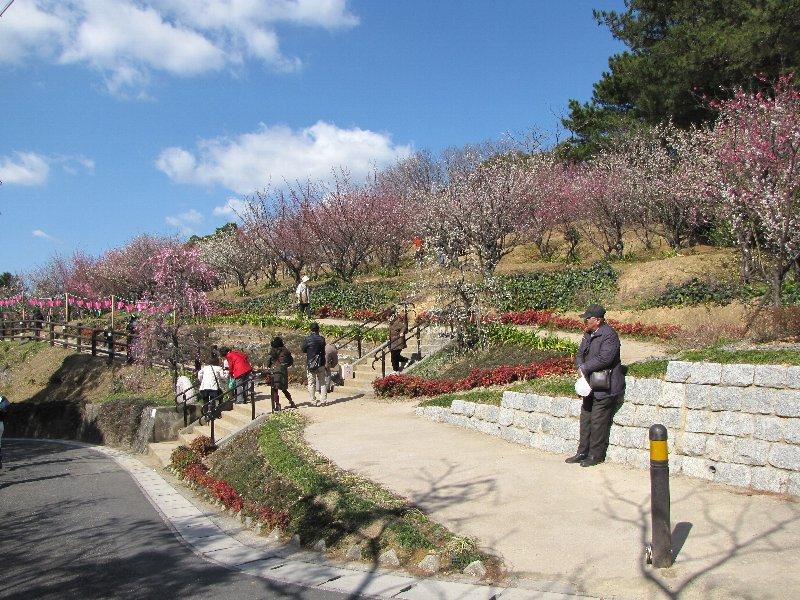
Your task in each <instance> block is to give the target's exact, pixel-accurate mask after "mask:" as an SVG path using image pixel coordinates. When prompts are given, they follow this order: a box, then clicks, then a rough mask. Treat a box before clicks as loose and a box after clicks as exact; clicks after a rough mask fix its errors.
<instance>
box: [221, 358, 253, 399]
mask: <svg viewBox="0 0 800 600" xmlns="http://www.w3.org/2000/svg"><path fill="white" fill-rule="evenodd" d="M219 353H220V354H221V355H222V356H224V357H225V362H226V363H227V366H228V374H229V377H230V378H231V379H232V380H233V386H234V389H235V390H236V391H235V392H234V394H235V396H236V400H235V402H236V403H237V404H245V403H246V402H247V399H246V398H245V389H246V387H247V383H248V381H249V380H250V376H251V375H252V373H253V367H252V366H250V361H249V360H247V354H245V353H244V352H242V351H241V350H231V349H230V348H224V347H223V348H220V349H219Z"/></svg>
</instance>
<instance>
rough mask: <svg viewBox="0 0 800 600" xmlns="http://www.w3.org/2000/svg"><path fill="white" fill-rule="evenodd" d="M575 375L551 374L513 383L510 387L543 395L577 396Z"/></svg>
mask: <svg viewBox="0 0 800 600" xmlns="http://www.w3.org/2000/svg"><path fill="white" fill-rule="evenodd" d="M576 377H577V371H576V374H575V375H551V376H550V377H540V378H538V379H531V380H530V381H523V382H521V383H517V384H514V385H512V386H511V387H510V388H509V389H510V390H512V391H515V392H530V393H531V394H541V395H543V396H575V379H576Z"/></svg>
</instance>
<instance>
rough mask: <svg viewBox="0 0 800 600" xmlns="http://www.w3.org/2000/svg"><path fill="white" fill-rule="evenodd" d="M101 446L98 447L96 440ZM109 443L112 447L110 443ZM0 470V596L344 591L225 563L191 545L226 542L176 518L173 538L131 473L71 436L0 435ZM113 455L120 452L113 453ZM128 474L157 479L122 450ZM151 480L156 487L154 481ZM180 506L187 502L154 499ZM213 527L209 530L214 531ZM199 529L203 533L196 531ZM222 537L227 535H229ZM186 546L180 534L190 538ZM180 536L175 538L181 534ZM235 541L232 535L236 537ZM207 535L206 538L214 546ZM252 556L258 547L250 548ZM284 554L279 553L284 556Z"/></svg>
mask: <svg viewBox="0 0 800 600" xmlns="http://www.w3.org/2000/svg"><path fill="white" fill-rule="evenodd" d="M101 450H105V449H102V448H101ZM112 452H113V451H112ZM3 453H4V455H5V458H6V461H5V463H4V468H3V469H2V470H0V515H2V516H1V517H0V539H1V540H2V542H1V543H0V564H1V565H2V576H0V597H2V598H20V599H24V600H29V599H31V598H37V599H40V598H53V599H56V598H57V599H63V598H81V599H83V598H136V599H140V598H208V599H215V600H218V599H220V598H237V599H238V598H242V599H256V598H286V599H289V598H292V599H298V600H299V599H309V600H323V599H324V600H333V599H339V598H342V599H343V598H345V597H347V596H345V595H343V594H340V593H336V592H334V591H331V590H324V589H323V590H320V589H309V588H307V587H305V586H299V585H295V584H292V583H287V582H283V581H278V580H276V579H263V578H260V577H256V576H254V575H255V574H256V569H255V567H256V566H257V565H251V566H250V567H249V568H243V569H242V570H243V571H245V572H246V573H252V574H247V575H246V574H244V573H241V572H237V571H234V570H231V569H230V568H226V567H228V566H229V565H227V564H225V561H223V560H217V559H214V562H212V560H210V559H211V558H212V557H213V555H209V554H206V555H202V554H201V552H200V551H202V550H205V551H207V552H210V551H212V550H213V549H214V548H217V549H222V548H233V547H234V544H233V543H226V542H227V541H228V536H224V537H223V536H217V537H207V536H208V533H207V532H205V531H202V528H201V529H199V530H198V529H195V530H194V531H195V533H194V534H193V533H185V532H191V531H192V529H187V527H188V526H189V524H190V522H189V521H188V520H185V521H183V523H184V525H180V524H178V523H176V527H181V526H183V527H184V529H178V530H177V531H179V532H181V536H182V537H177V536H176V535H175V533H174V532H173V530H171V529H170V527H169V526H168V525H167V523H165V521H164V520H163V519H162V516H161V515H160V514H159V512H157V510H156V509H155V508H154V506H153V505H151V503H150V502H148V500H147V499H146V497H145V496H144V495H143V493H142V489H141V488H140V487H139V486H138V485H137V481H134V479H132V478H131V475H130V474H129V473H128V472H126V470H124V469H123V468H121V467H120V465H119V464H118V463H117V462H115V461H114V460H111V459H110V458H109V457H108V456H107V455H104V454H103V453H101V452H98V451H96V450H95V449H90V448H89V447H86V446H82V445H76V444H71V443H56V442H47V441H38V440H3ZM119 456H122V455H119ZM125 460H128V461H131V462H130V465H129V468H130V469H132V471H133V474H134V476H135V477H136V478H137V479H138V483H139V484H140V485H143V486H144V485H148V486H150V487H151V491H153V492H154V493H157V491H164V490H166V487H165V486H164V484H163V480H161V481H160V482H159V481H158V480H160V479H161V478H160V477H158V476H157V475H154V474H153V472H152V470H151V469H145V468H143V467H142V466H141V465H140V464H139V463H138V461H136V460H135V459H132V458H128V459H125ZM156 486H157V487H156ZM161 508H162V509H163V510H168V511H172V512H171V513H169V514H173V515H177V514H184V515H188V514H189V513H190V512H191V510H192V508H194V507H193V506H192V505H191V504H189V503H188V502H185V503H180V502H179V499H177V498H173V499H172V501H171V502H167V501H166V497H165V498H164V501H163V502H162V507H161ZM217 531H218V532H219V530H217ZM203 533H205V534H206V536H203V535H202V534H203ZM231 539H232V538H231ZM200 540H204V542H202V543H194V544H192V545H189V544H188V543H187V542H191V541H194V542H199V541H200ZM182 541H183V543H182ZM237 543H238V542H237ZM210 544H215V545H214V546H212V545H210ZM259 556H261V554H260V555H259ZM284 562H285V561H284Z"/></svg>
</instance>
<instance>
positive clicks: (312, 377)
mask: <svg viewBox="0 0 800 600" xmlns="http://www.w3.org/2000/svg"><path fill="white" fill-rule="evenodd" d="M300 350H301V351H302V352H305V354H306V378H307V380H308V398H309V400H310V401H311V404H313V405H314V406H320V404H325V402H327V400H328V385H327V383H326V381H325V380H326V379H327V375H328V370H327V369H326V368H325V338H324V337H322V336H321V335H320V334H319V324H318V323H316V322H314V323H311V327H310V331H309V334H308V336H307V337H306V339H304V340H303V343H302V345H301V346H300ZM317 391H319V392H320V396H321V398H320V401H317Z"/></svg>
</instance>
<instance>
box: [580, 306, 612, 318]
mask: <svg viewBox="0 0 800 600" xmlns="http://www.w3.org/2000/svg"><path fill="white" fill-rule="evenodd" d="M605 316H606V309H605V308H603V307H602V306H600V305H599V304H590V305H589V306H587V307H586V310H585V311H583V314H582V315H581V319H588V318H589V317H597V318H598V319H602V318H603V317H605Z"/></svg>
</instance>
